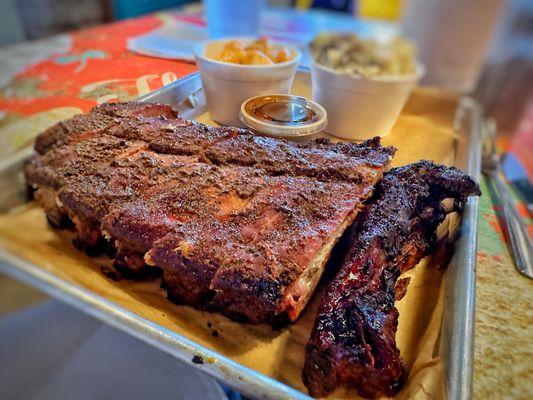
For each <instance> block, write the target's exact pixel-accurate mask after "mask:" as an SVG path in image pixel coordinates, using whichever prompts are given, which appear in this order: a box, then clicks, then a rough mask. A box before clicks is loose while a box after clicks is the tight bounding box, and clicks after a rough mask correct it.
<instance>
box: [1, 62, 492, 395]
mask: <svg viewBox="0 0 533 400" xmlns="http://www.w3.org/2000/svg"><path fill="white" fill-rule="evenodd" d="M298 74H300V75H301V74H307V73H306V72H302V71H300V72H298ZM139 101H143V102H161V103H167V104H171V105H173V106H174V107H175V108H176V109H177V110H178V111H179V112H180V114H181V115H182V116H183V117H184V118H195V117H197V116H198V115H200V114H202V113H204V112H205V111H206V108H205V99H204V95H203V90H202V85H201V80H200V77H199V74H198V73H195V74H192V75H189V76H187V77H185V78H183V79H181V80H178V81H176V82H173V83H172V84H169V85H167V86H165V87H163V88H162V89H160V90H158V91H155V92H153V93H150V94H148V95H146V96H143V97H142V98H140V99H139ZM455 129H456V132H457V134H458V137H457V140H456V149H455V159H456V162H455V165H456V166H457V167H459V168H461V169H463V170H464V171H466V172H467V173H468V174H469V175H470V176H472V177H473V178H474V179H475V180H476V181H477V180H478V178H479V171H480V149H481V146H480V143H481V142H480V139H481V135H482V132H483V129H484V124H483V120H482V115H481V110H480V107H479V106H478V105H477V103H476V102H475V101H473V100H472V99H470V98H463V99H462V100H461V101H460V102H459V106H458V109H457V110H456V116H455ZM28 155H29V151H28V150H24V151H22V152H21V153H20V154H17V155H15V156H14V157H11V159H9V160H3V161H0V193H2V197H0V212H3V211H5V210H6V209H8V208H10V207H13V206H14V205H16V204H21V203H22V202H24V201H26V198H25V187H24V183H23V180H22V179H21V171H22V165H23V160H24V159H25V157H27V156H28ZM477 215H478V199H477V198H470V199H469V200H468V202H467V204H466V205H465V208H464V213H463V219H462V227H461V236H460V238H459V240H458V243H457V246H456V250H455V254H454V256H453V258H452V260H451V262H450V264H449V266H448V269H447V272H446V273H445V274H444V285H445V307H444V315H443V324H442V328H441V340H440V345H441V348H440V354H441V355H442V358H443V360H444V365H445V373H446V394H447V397H448V398H450V399H465V400H466V399H469V398H470V395H471V384H472V355H473V337H474V295H475V267H476V236H477ZM0 271H1V272H4V273H6V274H8V275H10V276H12V277H14V278H16V279H19V280H21V281H23V282H26V283H28V284H29V285H31V286H34V287H36V288H38V289H41V290H43V291H44V292H46V293H48V294H49V295H51V296H53V297H56V298H58V299H60V300H63V301H65V302H67V303H69V304H71V305H73V306H75V307H77V308H79V309H80V310H81V311H83V312H86V313H88V314H90V315H92V316H94V317H96V318H98V319H100V320H102V321H104V322H106V323H108V324H110V325H112V326H114V327H116V328H118V329H121V330H123V331H125V332H127V333H129V334H131V335H132V336H135V337H137V338H139V339H141V340H143V341H145V342H146V343H149V344H151V345H153V346H155V347H157V348H159V349H160V350H162V351H164V352H166V353H168V354H170V355H172V356H174V357H176V358H178V359H181V360H183V361H185V362H188V363H190V361H191V358H192V357H193V356H194V355H201V356H202V357H203V358H204V359H209V358H211V357H214V358H216V360H217V362H216V363H213V364H210V363H204V364H192V365H194V366H195V367H196V368H199V369H200V370H202V371H204V372H205V373H207V374H209V375H211V376H213V377H215V378H216V379H218V380H220V381H223V382H225V383H226V384H227V385H229V386H231V387H232V388H234V389H236V390H238V391H240V392H241V393H242V394H244V395H245V396H248V397H251V398H265V399H308V398H309V396H308V395H306V394H304V393H302V392H299V391H297V390H295V389H293V388H291V387H289V386H288V385H285V384H283V383H281V382H279V381H277V380H274V379H272V378H269V377H267V376H265V375H263V374H261V373H258V372H256V371H254V370H252V369H250V368H247V367H245V366H243V365H240V364H238V363H236V362H235V361H232V360H231V359H230V358H228V357H225V356H223V355H221V354H219V353H217V352H215V351H212V350H210V349H208V348H206V347H203V346H201V345H199V344H198V343H195V342H194V341H191V340H190V339H188V338H186V337H184V336H182V335H180V334H178V333H176V332H173V331H171V330H169V329H166V328H164V327H162V326H161V325H158V324H156V323H154V322H151V321H149V320H147V319H144V318H142V317H140V316H139V315H137V314H135V313H133V312H131V311H129V310H127V309H125V308H123V307H120V306H118V305H117V304H115V303H113V302H111V301H109V300H107V299H105V298H103V297H101V296H99V295H96V294H95V293H93V292H91V291H89V290H87V289H85V288H83V287H81V286H79V285H76V284H74V283H72V282H68V281H66V280H64V279H62V278H60V277H58V276H56V275H53V274H51V273H49V272H47V271H45V270H43V269H42V268H39V267H38V266H36V265H35V264H32V263H31V262H28V261H26V260H24V259H23V258H20V257H17V256H15V255H14V254H12V253H10V252H9V251H7V250H6V249H4V248H1V247H0Z"/></svg>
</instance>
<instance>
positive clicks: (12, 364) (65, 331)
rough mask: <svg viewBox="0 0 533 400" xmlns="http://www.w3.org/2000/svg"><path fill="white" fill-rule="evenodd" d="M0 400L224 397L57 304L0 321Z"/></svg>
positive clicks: (180, 366) (206, 381)
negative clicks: (0, 399)
mask: <svg viewBox="0 0 533 400" xmlns="http://www.w3.org/2000/svg"><path fill="white" fill-rule="evenodd" d="M0 398H2V399H9V400H17V399H25V400H26V399H35V400H49V399H50V400H60V399H78V400H84V399H87V400H89V399H90V400H95V399H129V400H135V399H158V398H161V399H184V400H188V399H194V400H196V399H206V400H227V396H226V395H225V393H224V391H223V390H222V388H221V387H220V386H219V385H218V383H217V382H216V381H215V380H214V379H212V378H210V377H208V376H207V375H205V374H203V373H201V372H200V371H198V370H196V369H194V368H193V367H191V366H190V365H186V364H185V363H183V362H180V361H178V360H176V359H174V358H172V357H170V356H169V355H167V354H165V353H162V352H160V351H159V350H157V349H155V348H152V347H150V346H148V345H146V344H144V343H143V342H141V341H139V340H137V339H135V338H133V337H131V336H127V335H125V334H123V333H121V332H119V331H117V330H115V329H113V328H111V327H108V326H106V325H104V324H102V323H100V322H98V321H96V320H94V319H92V318H91V317H89V316H86V315H84V314H82V313H80V312H78V311H76V310H74V309H72V308H70V307H69V306H66V305H64V304H62V303H59V302H57V301H51V302H47V303H44V304H42V305H39V306H37V307H33V308H30V309H27V310H25V311H22V312H20V313H17V314H13V315H10V316H7V317H4V318H2V319H0Z"/></svg>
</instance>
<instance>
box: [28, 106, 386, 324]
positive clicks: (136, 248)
mask: <svg viewBox="0 0 533 400" xmlns="http://www.w3.org/2000/svg"><path fill="white" fill-rule="evenodd" d="M35 149H36V152H37V154H36V155H35V156H34V157H33V158H32V159H31V160H30V161H29V162H28V164H27V165H26V168H25V173H26V179H27V182H28V184H29V185H30V186H31V187H32V188H33V189H34V194H35V199H36V201H37V202H38V203H39V204H40V205H41V206H42V207H43V208H44V210H45V212H46V214H47V218H48V220H49V221H50V223H51V224H52V225H53V226H55V227H66V228H69V229H72V230H73V231H74V234H75V239H74V244H75V245H76V246H77V247H79V248H80V249H83V250H85V251H86V252H87V253H89V254H97V253H99V252H102V251H106V252H107V254H108V255H109V256H110V257H112V259H113V264H114V266H115V267H116V268H117V270H119V271H120V272H122V273H123V274H126V275H128V276H131V277H135V278H139V279H143V278H145V277H146V276H147V273H150V274H151V273H154V272H155V273H158V274H162V278H163V284H164V287H165V288H166V290H167V292H168V296H169V298H171V299H172V300H174V301H177V302H180V303H183V304H188V305H191V306H194V307H197V308H200V309H204V310H209V311H218V312H222V313H224V314H225V315H227V316H229V317H231V318H233V319H236V320H242V321H247V322H251V323H261V322H269V323H273V324H274V323H281V322H284V321H287V320H295V319H296V318H297V317H298V315H299V314H300V312H301V311H302V309H303V308H304V307H305V305H306V303H307V301H308V299H309V297H310V296H311V294H312V293H313V291H314V289H315V287H316V285H317V282H318V280H319V279H320V276H321V275H322V271H323V269H324V264H325V262H326V260H327V258H328V256H329V253H330V251H331V249H332V248H333V246H334V245H335V243H336V242H337V240H338V239H339V237H340V236H341V235H342V234H343V232H344V231H345V229H346V228H347V227H348V226H349V225H350V224H351V223H352V222H353V220H354V218H355V216H356V215H357V213H358V212H359V210H360V209H361V208H362V207H363V203H364V202H365V200H367V199H368V198H369V197H370V196H371V195H372V192H373V190H374V187H375V185H376V183H377V182H378V181H379V180H380V179H381V177H382V175H383V172H384V170H385V168H386V167H387V166H388V164H389V162H390V159H391V157H392V156H393V154H394V149H393V148H390V147H382V146H381V145H380V143H379V139H372V140H369V141H367V142H365V143H362V144H333V143H330V142H328V141H326V140H317V141H312V142H306V143H292V142H288V141H283V140H278V139H273V138H266V137H258V136H254V135H253V134H251V133H250V132H248V131H246V130H241V129H236V128H227V127H222V128H214V127H208V126H205V125H202V124H200V123H197V122H194V121H186V120H183V119H180V118H178V117H177V115H176V114H175V113H174V111H173V110H172V109H171V108H170V107H168V106H165V105H161V104H142V103H134V102H130V103H117V104H105V105H101V106H98V107H96V108H94V109H93V110H92V111H91V112H90V113H88V114H86V115H80V116H76V117H74V118H72V119H70V120H67V121H65V122H62V123H60V124H57V125H55V126H53V127H51V128H50V129H48V130H47V131H45V132H44V133H42V134H41V135H40V136H39V137H38V138H37V141H36V146H35Z"/></svg>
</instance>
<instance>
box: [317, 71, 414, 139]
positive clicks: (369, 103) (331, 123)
mask: <svg viewBox="0 0 533 400" xmlns="http://www.w3.org/2000/svg"><path fill="white" fill-rule="evenodd" d="M423 75H424V67H423V66H422V65H418V66H417V71H416V73H414V74H411V75H403V76H394V77H392V76H381V77H373V78H365V77H362V76H355V75H350V74H345V73H339V72H336V71H334V70H332V69H330V68H327V67H324V66H321V65H319V64H317V63H314V62H313V64H312V68H311V76H312V81H313V100H314V101H316V102H317V103H319V104H322V106H323V107H324V108H325V109H326V111H327V113H328V127H327V129H326V131H327V132H328V133H330V134H331V135H334V136H337V137H340V138H343V139H350V140H365V139H369V138H372V137H374V136H381V137H383V136H386V135H387V134H388V133H389V132H390V130H391V128H392V126H393V125H394V123H395V122H396V120H397V119H398V116H399V115H400V112H401V111H402V108H403V106H404V105H405V103H406V101H407V99H408V98H409V95H410V94H411V92H412V90H413V89H414V88H415V86H416V85H417V83H418V81H419V80H420V78H421V77H422V76H423Z"/></svg>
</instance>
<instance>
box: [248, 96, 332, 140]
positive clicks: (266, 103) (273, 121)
mask: <svg viewBox="0 0 533 400" xmlns="http://www.w3.org/2000/svg"><path fill="white" fill-rule="evenodd" d="M239 117H240V119H241V121H242V122H243V123H244V124H245V125H246V126H248V127H249V128H251V129H252V130H254V131H256V132H258V133H263V134H266V135H269V136H279V137H284V138H291V137H295V138H296V137H298V138H299V137H304V136H310V135H313V134H315V133H318V132H320V131H322V130H324V128H326V126H327V113H326V110H325V109H324V107H322V106H321V105H320V104H318V103H315V102H314V101H311V100H309V99H306V98H305V97H302V96H294V95H288V94H272V95H263V96H256V97H252V98H250V99H248V100H246V101H245V102H244V103H242V105H241V112H240V114H239Z"/></svg>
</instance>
